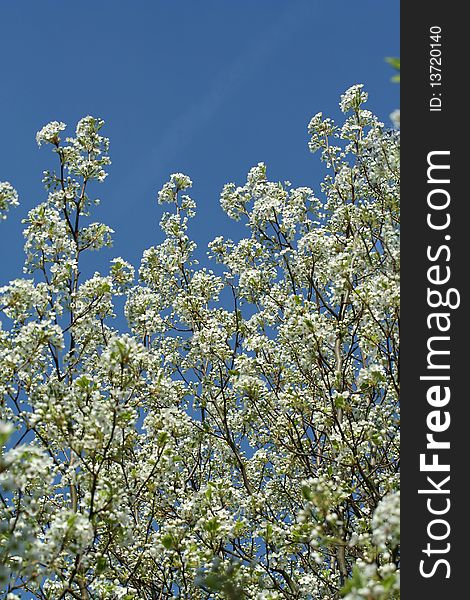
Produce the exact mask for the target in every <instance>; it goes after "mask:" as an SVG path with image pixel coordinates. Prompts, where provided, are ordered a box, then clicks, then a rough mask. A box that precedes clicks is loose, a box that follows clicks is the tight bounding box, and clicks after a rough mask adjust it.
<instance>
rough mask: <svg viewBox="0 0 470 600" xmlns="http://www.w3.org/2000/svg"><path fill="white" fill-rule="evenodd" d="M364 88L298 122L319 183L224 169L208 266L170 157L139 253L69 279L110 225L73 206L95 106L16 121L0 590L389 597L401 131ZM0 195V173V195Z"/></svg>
mask: <svg viewBox="0 0 470 600" xmlns="http://www.w3.org/2000/svg"><path fill="white" fill-rule="evenodd" d="M366 100H367V94H366V93H365V92H364V91H363V89H362V86H353V87H352V88H351V89H349V90H348V91H346V93H345V94H344V95H343V96H342V98H341V105H340V106H341V110H342V111H343V112H344V113H345V117H344V120H343V123H341V124H338V125H337V124H335V123H334V122H333V120H331V119H328V118H324V117H323V115H322V114H321V113H319V114H317V115H316V116H315V117H314V118H313V119H312V120H311V122H310V124H309V127H308V131H309V134H310V136H311V138H310V144H309V145H310V149H311V150H312V152H315V151H317V150H318V151H319V154H320V158H321V160H322V161H323V162H324V165H325V167H326V170H327V172H326V175H325V178H324V180H323V181H322V182H321V184H320V185H319V186H312V187H310V186H302V187H297V188H294V187H293V186H292V185H291V184H290V183H289V182H288V181H285V182H276V181H270V180H269V177H268V169H267V167H266V165H265V164H264V163H259V164H257V165H255V166H254V167H253V168H252V169H251V170H250V171H249V173H248V175H247V178H246V181H245V182H244V183H242V184H235V183H229V184H227V185H226V186H224V188H223V190H222V193H221V205H222V208H223V209H224V210H225V212H226V213H227V214H228V215H229V217H231V218H233V219H236V220H243V221H244V222H245V223H246V224H247V226H248V229H247V230H248V234H247V236H246V237H245V238H244V239H240V240H231V239H225V238H223V237H222V236H218V237H217V238H216V239H214V240H213V241H212V242H211V243H210V244H209V252H208V261H211V263H210V264H207V265H206V266H199V264H198V261H197V260H196V259H195V257H194V254H195V249H196V245H195V243H194V242H193V241H192V240H191V237H190V227H191V219H192V217H193V216H194V214H195V210H196V204H195V202H194V200H193V199H192V197H191V196H190V195H188V193H189V190H190V188H191V187H192V181H191V179H190V178H189V177H188V176H186V175H184V174H182V173H175V174H173V175H171V177H170V180H169V181H168V182H167V183H165V184H164V185H163V187H162V190H161V191H160V192H159V194H158V202H159V203H163V204H165V208H166V209H167V212H164V214H163V215H162V217H161V221H160V225H161V234H160V240H159V241H158V243H156V245H155V246H153V247H151V248H149V249H147V250H146V251H145V252H144V254H143V257H142V261H141V265H140V268H138V269H134V267H133V266H132V265H131V264H129V263H128V262H127V261H126V260H125V259H124V258H121V257H118V258H115V259H113V260H112V261H111V263H110V266H109V269H108V270H106V269H105V272H101V273H99V272H95V273H93V272H92V273H88V274H87V272H86V261H85V265H84V263H83V260H82V257H83V254H84V253H85V252H88V251H91V250H94V251H95V250H99V249H100V248H103V247H106V246H110V245H111V244H112V234H113V231H112V230H111V229H110V228H109V227H107V226H106V225H104V224H102V223H97V222H94V221H93V220H92V219H91V218H90V217H91V212H92V208H93V205H94V204H95V203H96V202H97V199H96V197H94V196H93V195H92V192H93V190H94V186H95V185H96V184H97V183H100V182H102V181H103V180H104V178H105V175H106V172H105V168H106V165H108V164H109V162H110V161H109V156H108V148H109V141H108V140H107V138H105V137H103V136H102V135H101V130H102V127H103V121H102V120H101V119H97V118H94V117H90V116H87V117H85V118H83V119H82V120H80V122H79V123H78V125H77V127H76V131H75V136H74V137H66V138H65V141H62V140H61V139H60V134H61V133H62V131H63V130H64V129H65V125H64V124H63V123H59V122H53V123H50V124H49V125H46V126H45V127H44V128H43V129H41V131H40V132H39V133H38V135H37V140H38V143H40V144H41V143H43V142H47V143H49V144H52V147H53V148H52V150H53V152H54V155H55V159H56V160H57V161H58V163H59V168H58V169H57V170H53V169H51V170H48V171H45V172H44V177H43V182H44V185H45V187H46V190H47V194H46V196H47V197H46V199H45V201H44V202H42V203H41V204H39V206H37V207H35V208H33V209H32V210H31V211H30V212H29V213H28V216H27V218H26V219H25V230H24V237H25V252H26V264H25V276H24V277H23V278H19V279H15V280H13V281H11V282H9V283H8V284H7V285H3V286H2V287H1V288H0V311H1V313H0V314H1V322H0V391H1V393H2V404H1V409H0V444H1V446H2V453H1V454H0V488H1V489H0V494H1V498H0V499H1V502H0V522H1V523H2V525H1V527H0V564H2V565H3V566H2V569H1V570H0V580H1V583H0V585H1V586H2V589H3V591H4V595H5V597H6V598H9V599H11V600H16V599H17V598H23V597H28V598H32V597H34V598H38V599H39V598H40V599H43V600H46V599H47V600H71V599H73V598H80V599H81V600H85V599H87V598H88V599H90V600H91V599H93V600H115V599H118V598H119V599H122V600H143V599H150V598H159V599H161V600H165V599H167V600H170V599H172V598H174V599H176V598H180V599H186V600H216V599H220V600H222V599H226V600H244V599H245V600H281V599H284V600H285V599H292V600H294V599H296V600H301V599H303V600H320V599H325V600H326V599H328V600H334V599H339V598H340V597H342V596H344V597H346V598H347V600H353V599H361V600H366V599H367V600H370V599H371V598H373V599H377V600H379V599H384V598H397V597H398V586H399V550H398V541H399V537H398V536H399V529H398V510H399V496H398V492H397V490H398V486H399V476H398V464H399V460H398V458H399V421H398V415H399V409H398V393H399V387H398V347H399V339H398V313H399V285H398V284H399V210H398V209H399V203H398V193H399V133H398V132H397V131H396V130H387V129H386V128H385V126H384V125H383V123H381V122H380V121H379V120H378V119H377V118H376V117H375V116H374V115H372V113H371V112H370V111H368V110H366V109H365V108H364V106H363V104H364V102H365V101H366ZM314 188H315V189H316V188H318V190H317V191H316V192H314V191H313V189H314ZM16 203H17V196H16V193H15V192H14V190H13V188H11V186H10V185H9V184H0V214H2V215H4V214H5V212H6V210H8V207H9V206H12V205H15V204H16ZM119 296H120V297H123V301H124V315H125V317H126V319H127V327H124V328H121V329H122V330H121V331H120V330H119V329H118V327H117V326H116V323H119V321H118V320H116V319H115V318H114V317H115V316H116V314H118V312H119V310H120V309H119V307H120V306H122V304H120V303H119V302H118V303H115V300H116V297H119ZM118 309H119V310H118ZM7 423H8V425H6V424H7Z"/></svg>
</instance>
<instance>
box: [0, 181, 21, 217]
mask: <svg viewBox="0 0 470 600" xmlns="http://www.w3.org/2000/svg"><path fill="white" fill-rule="evenodd" d="M18 204H19V202H18V192H17V191H16V190H15V188H14V187H13V186H12V185H11V183H8V181H0V219H1V220H5V219H6V218H7V212H8V211H9V210H10V207H11V206H18Z"/></svg>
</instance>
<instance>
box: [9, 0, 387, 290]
mask: <svg viewBox="0 0 470 600" xmlns="http://www.w3.org/2000/svg"><path fill="white" fill-rule="evenodd" d="M0 24H1V31H2V33H1V36H0V62H1V88H0V121H1V125H0V131H1V136H0V181H5V180H6V181H10V182H11V183H12V185H13V186H14V187H15V188H16V189H17V190H18V192H19V195H20V201H21V205H20V207H19V208H16V209H13V210H12V211H11V212H10V215H9V217H8V219H7V221H6V222H4V223H0V257H1V261H0V285H3V284H4V283H6V282H7V281H8V280H9V279H12V278H14V277H20V276H21V267H22V264H23V253H22V246H23V239H22V237H21V231H22V228H23V226H22V225H21V219H22V218H24V217H25V216H26V214H27V211H28V210H29V209H30V208H31V207H33V206H34V205H36V204H37V203H39V202H41V201H43V200H44V199H45V192H44V189H43V187H42V183H41V177H42V171H43V170H44V169H47V168H51V167H52V166H53V165H55V164H56V162H55V160H54V159H56V157H55V156H54V155H53V154H52V153H51V152H50V150H49V147H47V146H46V147H42V148H41V149H39V148H38V147H37V144H36V141H35V134H36V132H37V131H38V130H39V129H40V128H41V127H42V126H43V125H44V124H46V123H47V122H49V121H52V120H58V121H64V122H66V123H67V124H68V125H69V128H70V129H69V131H70V134H73V130H74V128H75V124H76V122H77V120H78V119H80V118H81V117H82V116H85V115H87V114H91V115H94V116H98V117H101V118H103V119H104V120H105V121H106V126H105V128H104V130H103V134H104V135H107V136H108V137H109V138H110V139H111V159H112V161H113V164H112V166H111V167H110V169H109V172H110V175H109V177H108V178H107V179H106V181H105V183H104V184H102V185H100V186H97V185H96V186H95V188H94V190H95V192H96V195H98V196H99V197H100V198H101V200H102V205H101V206H100V207H99V208H98V209H97V210H96V211H95V213H94V215H93V220H99V221H103V222H105V223H107V224H108V225H110V226H111V227H112V228H113V229H115V231H116V234H115V244H114V248H113V249H112V250H106V251H105V252H102V253H97V254H94V255H92V257H93V259H94V261H95V262H94V264H93V265H92V266H93V267H96V269H97V270H102V271H103V272H104V271H105V270H106V265H107V264H108V262H109V259H110V258H112V257H113V256H118V255H120V256H123V257H124V258H126V259H127V260H130V262H132V263H133V264H134V265H135V266H138V265H139V262H140V257H141V255H142V251H143V250H144V249H145V248H147V247H149V246H151V245H154V244H156V243H159V242H160V241H161V234H160V230H159V228H158V220H159V216H160V214H161V207H158V206H157V204H156V194H157V191H158V190H159V189H160V187H161V186H162V184H163V183H164V182H165V181H166V180H167V178H168V176H169V174H170V173H172V172H176V171H181V172H184V173H186V174H188V175H189V176H190V177H191V179H192V180H193V182H194V186H193V190H192V193H191V195H192V196H193V197H194V199H195V200H196V201H197V203H198V216H197V218H196V220H195V221H194V222H193V226H192V229H191V231H190V234H191V235H192V236H193V238H194V239H195V240H196V241H197V242H198V244H199V245H200V247H201V250H205V246H206V244H207V242H208V241H210V240H211V239H213V238H214V237H215V236H216V235H219V234H223V235H225V236H230V235H231V236H232V237H235V238H237V237H239V235H240V228H239V227H238V228H237V227H236V226H234V225H233V223H232V222H231V221H229V220H228V218H226V217H225V215H224V213H223V212H222V209H221V208H220V206H219V194H220V191H221V189H222V187H223V184H224V183H226V182H228V181H235V182H236V183H239V184H243V183H244V181H245V176H246V173H247V171H248V169H249V168H250V167H251V166H253V165H255V164H256V163H258V162H260V161H264V162H266V163H267V166H268V177H269V178H270V179H274V180H286V179H288V180H290V181H291V182H292V183H293V185H307V186H310V187H312V188H313V189H314V190H319V183H320V180H321V178H322V174H323V173H324V171H323V168H322V167H321V166H320V163H319V159H318V157H317V156H312V155H311V154H310V153H309V151H308V148H307V142H308V135H307V131H306V129H307V124H308V122H309V120H310V118H311V116H313V115H314V114H315V113H316V112H318V111H323V112H324V113H325V114H328V115H332V116H339V114H338V112H339V111H338V101H339V96H340V94H341V93H342V92H343V91H344V90H345V89H346V88H348V87H349V86H350V85H352V84H354V83H364V84H365V87H366V89H367V91H368V92H369V107H370V109H371V110H373V111H374V112H376V113H377V114H378V115H379V116H380V118H381V119H382V120H384V121H385V122H386V123H387V122H389V114H390V113H391V112H392V110H394V109H395V108H397V107H398V105H399V86H397V85H396V84H395V85H394V84H392V83H390V77H391V75H392V74H393V73H392V70H391V68H390V67H389V66H388V65H387V64H386V63H385V62H384V57H386V56H398V55H399V2H398V0H391V1H387V2H383V1H378V0H356V1H355V2H352V1H351V0H165V1H163V0H132V1H124V0H80V1H79V2H73V1H71V0H68V1H59V0H41V1H38V0H30V1H27V0H9V1H7V0H3V1H1V2H0Z"/></svg>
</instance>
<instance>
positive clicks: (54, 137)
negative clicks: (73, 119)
mask: <svg viewBox="0 0 470 600" xmlns="http://www.w3.org/2000/svg"><path fill="white" fill-rule="evenodd" d="M65 128H66V124H65V123H62V121H51V122H50V123H48V124H47V125H44V127H43V128H42V129H40V130H39V131H38V132H37V134H36V142H37V143H38V146H40V145H41V144H42V142H46V143H48V144H54V145H55V146H57V145H58V144H59V142H60V137H59V133H60V132H61V131H63V130H64V129H65Z"/></svg>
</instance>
